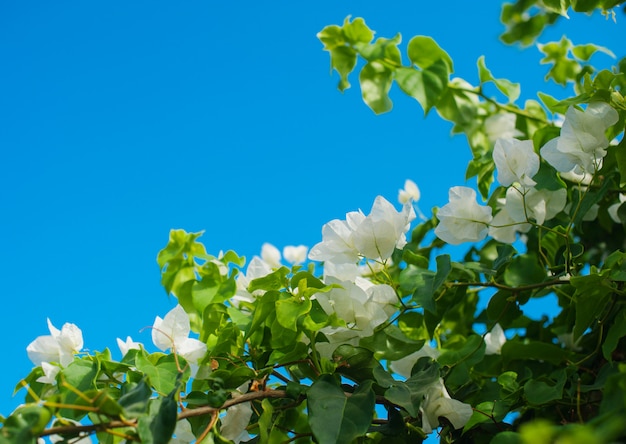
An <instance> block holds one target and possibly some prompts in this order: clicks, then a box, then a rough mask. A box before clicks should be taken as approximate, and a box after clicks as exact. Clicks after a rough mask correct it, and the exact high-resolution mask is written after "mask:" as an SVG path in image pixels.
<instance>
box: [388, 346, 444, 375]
mask: <svg viewBox="0 0 626 444" xmlns="http://www.w3.org/2000/svg"><path fill="white" fill-rule="evenodd" d="M440 354H441V352H440V351H439V350H438V349H436V348H434V347H432V346H431V345H430V344H429V343H427V342H426V343H425V344H424V346H423V347H422V348H420V349H419V350H418V351H416V352H413V353H411V354H410V355H407V356H405V357H404V358H401V359H397V360H395V361H393V362H392V363H391V364H390V365H389V367H390V368H391V370H392V371H393V372H394V373H397V374H398V375H401V376H404V377H405V378H410V377H411V370H413V366H414V365H415V364H416V363H417V361H418V360H419V359H420V358H423V357H429V358H431V359H435V360H436V359H437V358H438V357H439V355H440Z"/></svg>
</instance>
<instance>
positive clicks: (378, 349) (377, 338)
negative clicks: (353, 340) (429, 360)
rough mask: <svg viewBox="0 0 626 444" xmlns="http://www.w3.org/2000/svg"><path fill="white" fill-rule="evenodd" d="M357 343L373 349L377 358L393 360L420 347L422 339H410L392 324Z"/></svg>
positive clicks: (422, 343)
mask: <svg viewBox="0 0 626 444" xmlns="http://www.w3.org/2000/svg"><path fill="white" fill-rule="evenodd" d="M420 327H421V326H420ZM359 345H360V346H361V347H366V348H367V349H369V350H371V351H373V352H374V355H375V356H376V358H377V359H387V360H391V361H393V360H396V359H400V358H403V357H405V356H406V355H409V354H411V353H413V352H415V351H417V350H419V349H420V348H422V346H423V345H424V340H423V339H418V340H415V339H411V338H409V337H407V336H406V335H405V334H404V333H403V332H402V330H400V328H398V327H397V326H395V325H393V324H392V325H388V326H387V327H385V328H384V329H382V330H378V331H376V332H374V335H372V336H370V337H369V338H362V339H361V340H360V341H359Z"/></svg>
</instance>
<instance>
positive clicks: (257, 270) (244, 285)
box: [230, 256, 272, 308]
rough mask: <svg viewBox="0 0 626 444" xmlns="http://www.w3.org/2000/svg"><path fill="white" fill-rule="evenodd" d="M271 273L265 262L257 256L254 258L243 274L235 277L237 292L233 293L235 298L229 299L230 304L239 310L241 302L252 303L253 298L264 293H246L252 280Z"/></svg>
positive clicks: (256, 291) (259, 291) (258, 291)
mask: <svg viewBox="0 0 626 444" xmlns="http://www.w3.org/2000/svg"><path fill="white" fill-rule="evenodd" d="M271 272H272V268H271V266H270V265H269V264H268V263H267V262H265V261H264V260H263V259H261V258H260V257H259V256H254V257H253V258H252V260H251V261H250V263H249V264H248V267H247V268H246V272H245V274H244V273H239V274H238V275H237V278H236V285H237V292H236V293H235V296H233V297H232V298H231V299H230V301H231V303H232V304H233V305H234V306H235V307H237V308H239V306H240V303H241V302H253V301H254V298H255V296H260V295H262V294H263V293H265V291H263V290H255V291H253V292H252V293H250V292H248V286H249V285H250V282H252V281H253V280H255V279H259V278H262V277H264V276H267V275H268V274H270V273H271Z"/></svg>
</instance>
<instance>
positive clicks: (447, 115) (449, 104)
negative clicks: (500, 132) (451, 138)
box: [436, 80, 478, 133]
mask: <svg viewBox="0 0 626 444" xmlns="http://www.w3.org/2000/svg"><path fill="white" fill-rule="evenodd" d="M465 89H472V86H471V85H468V84H466V83H465V82H463V81H460V80H457V81H455V80H452V81H451V82H450V83H449V84H448V88H446V89H445V90H444V92H443V94H442V95H441V98H440V99H439V102H438V103H437V108H436V110H437V113H438V114H439V115H440V116H441V117H443V118H444V119H446V120H449V121H450V122H453V123H454V124H455V127H454V129H453V131H454V132H455V133H458V132H462V131H463V130H464V129H465V128H470V127H472V126H473V125H475V124H476V116H477V113H478V104H477V102H476V95H475V94H472V93H469V92H467V91H465Z"/></svg>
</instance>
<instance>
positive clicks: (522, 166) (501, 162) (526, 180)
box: [493, 138, 539, 187]
mask: <svg viewBox="0 0 626 444" xmlns="http://www.w3.org/2000/svg"><path fill="white" fill-rule="evenodd" d="M493 161H494V162H495V164H496V169H497V170H498V182H499V183H500V185H502V186H505V187H508V186H509V185H512V184H513V183H515V182H517V183H520V184H521V185H522V186H524V187H532V186H535V185H536V184H537V182H535V181H534V180H532V178H533V176H534V175H535V174H537V172H539V155H537V153H535V150H534V148H533V142H532V140H517V139H513V138H508V139H498V140H496V144H495V146H494V148H493Z"/></svg>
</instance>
